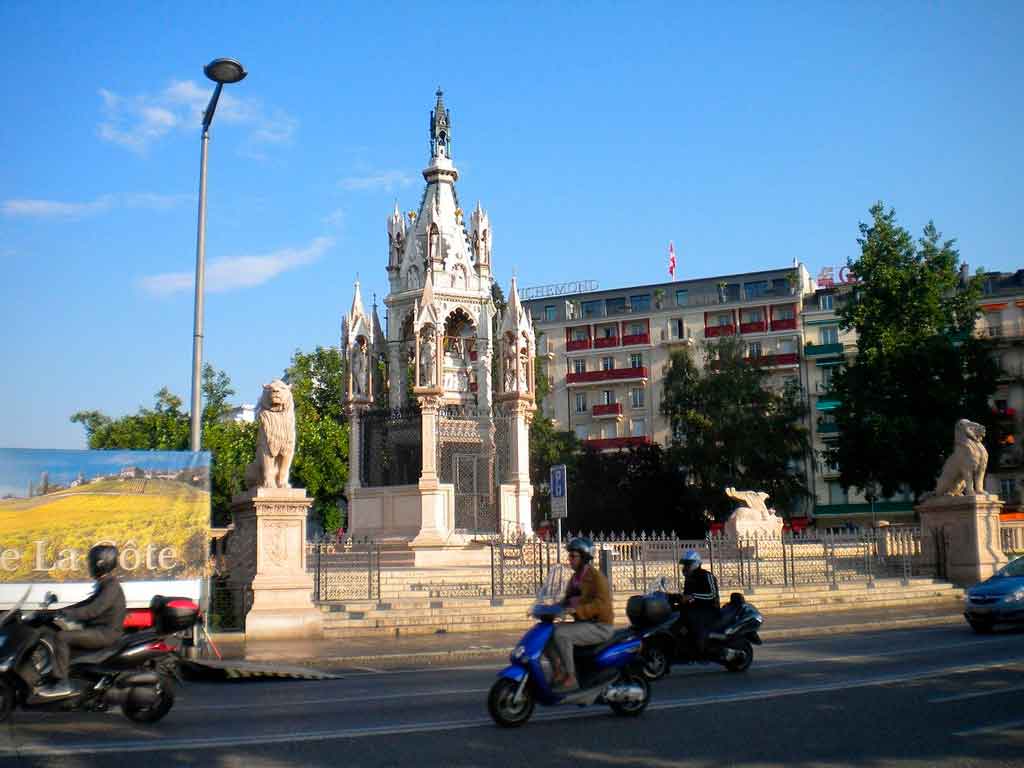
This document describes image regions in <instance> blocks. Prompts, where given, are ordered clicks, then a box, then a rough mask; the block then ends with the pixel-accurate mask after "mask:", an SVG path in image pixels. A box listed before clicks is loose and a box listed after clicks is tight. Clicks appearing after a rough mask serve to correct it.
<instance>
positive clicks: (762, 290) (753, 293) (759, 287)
mask: <svg viewBox="0 0 1024 768" xmlns="http://www.w3.org/2000/svg"><path fill="white" fill-rule="evenodd" d="M769 285H770V283H769V282H768V281H767V280H758V281H757V282H754V283H744V284H743V290H744V292H745V294H746V297H747V301H750V300H751V299H756V298H758V297H759V296H764V295H765V294H766V293H768V288H769Z"/></svg>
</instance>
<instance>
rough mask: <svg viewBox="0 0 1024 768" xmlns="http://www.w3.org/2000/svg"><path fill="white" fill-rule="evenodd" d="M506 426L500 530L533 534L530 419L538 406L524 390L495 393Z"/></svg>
mask: <svg viewBox="0 0 1024 768" xmlns="http://www.w3.org/2000/svg"><path fill="white" fill-rule="evenodd" d="M497 399H498V402H499V403H501V405H502V406H503V409H504V411H505V415H504V416H502V417H501V418H508V419H510V423H509V425H508V427H509V476H508V478H507V480H508V481H507V482H505V483H502V485H501V527H502V533H509V532H512V531H516V532H521V533H523V534H524V535H526V536H532V535H533V511H532V508H531V502H532V500H533V486H532V485H531V484H530V422H531V421H532V420H533V413H534V411H535V410H536V408H537V406H536V405H535V404H534V402H533V397H532V396H530V395H526V394H525V393H518V392H509V393H506V394H503V395H498V396H497Z"/></svg>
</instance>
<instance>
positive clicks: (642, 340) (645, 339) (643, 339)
mask: <svg viewBox="0 0 1024 768" xmlns="http://www.w3.org/2000/svg"><path fill="white" fill-rule="evenodd" d="M650 343H651V334H649V333H634V334H633V335H631V336H623V337H622V346H624V347H626V346H629V345H630V344H650Z"/></svg>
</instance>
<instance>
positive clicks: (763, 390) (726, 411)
mask: <svg viewBox="0 0 1024 768" xmlns="http://www.w3.org/2000/svg"><path fill="white" fill-rule="evenodd" d="M704 355H705V358H706V364H705V366H704V368H703V369H701V368H700V367H699V366H698V365H697V364H696V362H695V361H694V360H693V357H692V355H691V353H690V352H689V351H687V350H683V351H680V352H676V353H674V354H673V356H672V362H671V365H670V367H669V370H668V373H667V375H666V377H665V394H664V399H663V400H662V406H661V408H662V412H663V413H664V414H665V416H667V417H668V419H669V421H670V423H671V425H672V429H673V434H674V435H675V439H674V440H673V442H672V445H671V446H670V449H669V460H670V462H671V463H673V464H674V465H676V466H678V467H680V468H681V471H683V472H685V474H686V478H687V484H688V486H689V487H690V489H691V491H692V500H693V502H694V503H696V504H697V505H698V506H699V507H700V510H701V511H703V510H707V511H708V512H709V513H710V514H711V515H712V516H713V517H714V518H716V519H722V518H724V517H725V516H727V515H728V514H729V512H730V511H731V509H732V506H733V505H732V503H731V502H730V501H729V500H728V499H727V497H726V496H725V488H726V487H727V486H733V487H736V488H741V489H752V490H762V491H765V492H766V493H768V494H769V496H770V503H771V504H772V505H773V506H774V507H775V508H776V509H778V510H779V511H781V512H790V513H791V512H792V511H793V510H794V509H795V507H796V505H797V503H798V502H799V501H800V500H801V499H802V498H803V497H805V496H807V495H808V492H807V484H806V481H805V479H804V473H803V460H804V459H805V457H806V456H807V452H808V441H807V431H806V429H805V427H804V426H803V418H804V415H805V413H806V409H805V407H804V405H803V403H802V401H801V399H800V397H799V388H798V387H796V386H787V387H786V388H785V389H784V390H783V391H781V392H779V391H775V390H773V389H772V388H770V387H768V386H766V381H765V380H766V377H767V373H766V372H765V371H764V370H763V369H762V368H760V367H758V366H756V365H752V364H750V361H749V360H747V359H745V358H744V357H743V343H742V341H740V340H739V339H735V338H723V339H722V340H721V341H719V342H717V343H715V342H709V343H708V344H706V345H705V347H704ZM691 516H692V514H691Z"/></svg>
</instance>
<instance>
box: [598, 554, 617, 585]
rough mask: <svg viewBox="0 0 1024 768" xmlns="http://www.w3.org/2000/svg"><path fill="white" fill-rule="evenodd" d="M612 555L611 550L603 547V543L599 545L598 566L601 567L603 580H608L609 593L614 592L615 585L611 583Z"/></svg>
mask: <svg viewBox="0 0 1024 768" xmlns="http://www.w3.org/2000/svg"><path fill="white" fill-rule="evenodd" d="M612 555H613V550H611V549H605V547H604V545H603V544H602V545H601V557H600V561H599V564H600V568H601V575H602V576H604V578H605V580H606V581H607V582H608V591H609V592H611V593H614V592H615V585H614V584H613V583H612V575H613V569H612Z"/></svg>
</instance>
